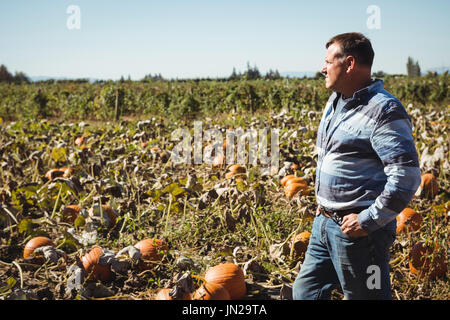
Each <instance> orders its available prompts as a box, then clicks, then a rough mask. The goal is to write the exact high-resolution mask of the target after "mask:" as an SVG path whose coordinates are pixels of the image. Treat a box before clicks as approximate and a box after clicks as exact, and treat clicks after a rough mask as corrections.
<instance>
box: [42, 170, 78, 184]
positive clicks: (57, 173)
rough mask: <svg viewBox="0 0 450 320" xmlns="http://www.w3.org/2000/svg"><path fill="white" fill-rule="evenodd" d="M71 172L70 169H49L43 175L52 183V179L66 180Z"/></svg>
mask: <svg viewBox="0 0 450 320" xmlns="http://www.w3.org/2000/svg"><path fill="white" fill-rule="evenodd" d="M72 171H73V169H72V168H59V169H56V168H55V169H50V170H49V171H47V173H46V174H45V177H46V178H47V180H49V181H52V180H53V179H55V178H58V177H63V178H68V177H70V175H71V174H72Z"/></svg>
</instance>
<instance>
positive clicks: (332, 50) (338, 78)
mask: <svg viewBox="0 0 450 320" xmlns="http://www.w3.org/2000/svg"><path fill="white" fill-rule="evenodd" d="M320 72H322V73H323V74H324V75H325V86H326V88H327V89H331V90H333V91H337V92H341V91H340V89H342V86H343V76H344V75H345V66H344V58H343V57H341V56H340V47H339V44H337V43H333V44H332V45H330V46H329V47H328V49H327V53H326V55H325V65H324V66H323V68H322V70H320Z"/></svg>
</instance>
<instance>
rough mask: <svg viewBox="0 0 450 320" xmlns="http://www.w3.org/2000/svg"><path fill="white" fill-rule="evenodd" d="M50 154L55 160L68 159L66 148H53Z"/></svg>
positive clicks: (63, 160) (62, 160)
mask: <svg viewBox="0 0 450 320" xmlns="http://www.w3.org/2000/svg"><path fill="white" fill-rule="evenodd" d="M50 156H51V157H52V159H53V161H55V162H65V161H67V150H66V148H53V149H52V153H51V155H50Z"/></svg>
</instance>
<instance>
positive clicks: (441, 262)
mask: <svg viewBox="0 0 450 320" xmlns="http://www.w3.org/2000/svg"><path fill="white" fill-rule="evenodd" d="M439 251H440V247H439V245H438V244H433V243H429V244H428V245H425V243H424V242H419V243H416V244H415V245H414V246H412V248H411V251H410V253H409V270H410V271H411V273H412V274H415V275H418V276H419V277H424V276H427V277H429V278H430V279H436V278H438V277H441V276H443V275H445V274H446V273H447V262H446V259H445V257H444V256H443V254H442V253H441V254H440V253H439Z"/></svg>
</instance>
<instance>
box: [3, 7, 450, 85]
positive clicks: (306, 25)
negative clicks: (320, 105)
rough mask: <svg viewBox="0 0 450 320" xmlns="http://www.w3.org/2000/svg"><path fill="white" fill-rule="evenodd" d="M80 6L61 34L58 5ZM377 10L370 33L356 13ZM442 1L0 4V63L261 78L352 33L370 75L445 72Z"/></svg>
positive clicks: (315, 63)
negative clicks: (358, 35) (365, 49)
mask: <svg viewBox="0 0 450 320" xmlns="http://www.w3.org/2000/svg"><path fill="white" fill-rule="evenodd" d="M70 5H77V6H79V8H80V12H81V15H80V21H81V27H80V29H79V30H78V29H73V30H70V29H68V28H67V25H66V22H67V20H68V19H69V18H70V16H71V15H70V14H68V13H67V12H66V11H67V8H68V7H69V6H70ZM370 5H376V6H378V8H379V9H380V29H369V28H368V26H367V20H368V19H369V17H370V16H371V14H368V13H367V12H366V10H367V8H368V7H369V6H370ZM449 12H450V1H447V0H442V1H439V0H429V1H419V0H410V1H406V0H397V1H394V0H391V1H384V0H370V1H365V0H341V1H327V0H320V1H299V0H297V1H287V0H277V1H263V0H259V1H253V0H240V1H235V0H227V1H222V0H209V1H204V0H185V1H174V0H159V1H153V0H147V1H145V0H142V1H141V0H129V1H112V0H109V1H107V0H70V1H66V0H58V1H55V0H15V1H1V2H0V64H4V65H6V66H7V67H8V69H9V70H10V72H15V71H23V72H25V73H26V74H27V75H28V76H40V75H45V76H53V77H72V78H81V77H91V78H103V79H118V78H120V76H122V75H123V76H124V77H128V75H129V76H130V77H131V78H132V79H141V78H142V77H143V76H144V75H146V74H149V73H151V74H155V73H161V74H162V75H163V76H164V77H166V78H176V77H178V78H196V77H223V76H229V75H230V74H231V72H232V70H233V67H235V68H236V70H237V71H245V70H246V66H247V62H249V63H250V65H251V66H254V65H256V66H257V67H258V68H259V70H260V71H261V72H263V73H265V72H267V71H268V70H269V69H277V70H278V71H280V72H286V71H317V70H320V68H321V66H322V64H323V61H324V56H325V47H324V46H325V43H326V41H327V40H328V39H329V38H331V37H332V36H333V35H335V34H338V33H342V32H349V31H358V32H362V33H364V34H365V35H366V36H367V37H369V38H370V39H371V41H372V45H373V47H374V50H375V60H374V65H373V71H378V70H383V71H385V72H388V73H405V72H406V60H407V58H408V56H412V57H413V58H414V59H415V60H418V61H419V64H420V66H421V68H422V70H426V69H428V68H432V67H441V66H449V65H450V57H449V56H450V54H449V52H450V41H449V30H450V19H449Z"/></svg>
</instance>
